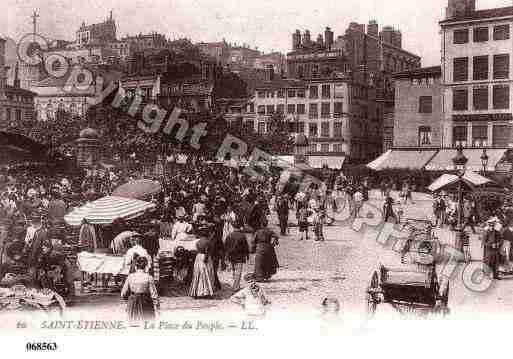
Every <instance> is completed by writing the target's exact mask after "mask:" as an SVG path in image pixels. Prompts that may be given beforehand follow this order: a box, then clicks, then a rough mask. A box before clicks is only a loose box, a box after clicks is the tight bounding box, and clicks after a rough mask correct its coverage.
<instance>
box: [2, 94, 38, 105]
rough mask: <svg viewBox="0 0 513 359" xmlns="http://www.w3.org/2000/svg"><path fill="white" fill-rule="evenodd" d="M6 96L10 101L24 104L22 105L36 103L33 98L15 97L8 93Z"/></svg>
mask: <svg viewBox="0 0 513 359" xmlns="http://www.w3.org/2000/svg"><path fill="white" fill-rule="evenodd" d="M5 96H6V97H7V100H8V101H16V102H22V103H32V102H33V101H34V100H33V99H32V97H28V96H22V95H13V94H10V93H6V94H5Z"/></svg>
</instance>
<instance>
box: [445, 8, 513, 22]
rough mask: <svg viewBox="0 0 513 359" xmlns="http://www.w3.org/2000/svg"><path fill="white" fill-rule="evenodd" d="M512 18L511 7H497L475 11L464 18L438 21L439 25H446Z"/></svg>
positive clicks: (512, 11)
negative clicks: (468, 21) (458, 22)
mask: <svg viewBox="0 0 513 359" xmlns="http://www.w3.org/2000/svg"><path fill="white" fill-rule="evenodd" d="M508 16H513V6H507V7H499V8H494V9H484V10H476V11H473V12H472V13H470V14H467V15H464V16H458V17H453V18H450V19H445V20H442V21H440V24H446V23H450V22H457V21H467V20H481V19H492V18H496V17H508Z"/></svg>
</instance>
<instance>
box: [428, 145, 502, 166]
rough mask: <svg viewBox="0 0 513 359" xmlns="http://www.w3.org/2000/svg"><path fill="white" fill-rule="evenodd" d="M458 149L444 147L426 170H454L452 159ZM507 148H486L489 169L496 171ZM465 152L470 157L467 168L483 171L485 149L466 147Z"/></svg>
mask: <svg viewBox="0 0 513 359" xmlns="http://www.w3.org/2000/svg"><path fill="white" fill-rule="evenodd" d="M456 151H457V150H456V149H443V150H440V151H439V152H438V153H437V155H436V156H435V157H434V158H433V159H432V160H431V161H430V162H429V163H428V165H427V166H426V170H428V171H452V170H454V163H453V162H452V159H453V158H454V156H456ZM506 151H507V149H486V154H487V155H488V166H487V168H486V170H487V171H490V172H494V171H495V166H497V163H498V162H499V161H500V160H501V159H502V158H503V157H504V154H505V153H506ZM463 154H464V155H465V157H467V158H468V162H467V169H468V170H471V171H476V172H479V171H482V170H483V164H482V163H481V156H482V155H483V149H481V148H470V149H464V150H463Z"/></svg>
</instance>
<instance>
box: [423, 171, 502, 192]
mask: <svg viewBox="0 0 513 359" xmlns="http://www.w3.org/2000/svg"><path fill="white" fill-rule="evenodd" d="M458 181H459V177H458V176H456V175H452V174H443V175H442V176H440V177H438V178H437V179H436V180H435V181H434V182H433V183H431V185H430V186H429V187H428V189H429V190H430V191H431V192H436V191H439V190H441V189H443V188H446V187H448V186H451V185H453V184H455V183H458ZM462 181H463V183H465V184H466V185H468V186H469V187H471V188H473V187H479V186H482V185H485V184H489V183H493V181H492V180H490V179H488V178H486V177H483V176H481V175H479V174H477V173H475V172H472V171H466V172H465V174H464V175H463V177H462Z"/></svg>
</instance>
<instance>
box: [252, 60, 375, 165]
mask: <svg viewBox="0 0 513 359" xmlns="http://www.w3.org/2000/svg"><path fill="white" fill-rule="evenodd" d="M268 71H272V70H271V69H268ZM358 91H359V90H358V88H357V87H356V88H353V87H352V84H351V80H350V78H348V77H340V78H331V79H312V80H299V79H273V77H272V73H271V75H269V76H268V78H267V81H263V82H262V83H260V84H259V85H258V86H257V89H256V91H255V94H254V98H253V109H254V112H253V113H251V112H250V113H247V114H245V115H244V119H245V122H246V125H248V126H253V128H254V130H255V131H256V132H259V133H262V134H265V133H267V132H269V131H271V130H272V126H273V122H274V117H275V116H277V114H280V116H283V120H284V121H286V122H287V123H288V128H289V132H290V133H302V134H305V135H306V136H307V137H308V140H309V145H310V151H309V152H310V154H311V155H327V156H349V157H350V158H351V159H354V160H358V161H360V160H364V159H366V158H368V157H372V156H376V155H377V154H378V153H379V149H380V147H379V146H378V145H379V143H376V141H377V138H379V137H378V132H379V128H378V126H377V123H374V124H373V123H367V122H366V121H363V120H362V119H361V117H360V114H358V113H357V111H359V108H360V107H359V106H360V105H359V98H358V96H359V95H358V94H356V92H358ZM373 125H374V126H373ZM363 141H365V144H366V146H364V145H363V144H364V142H363ZM373 141H374V142H375V143H374V146H372V142H373Z"/></svg>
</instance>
